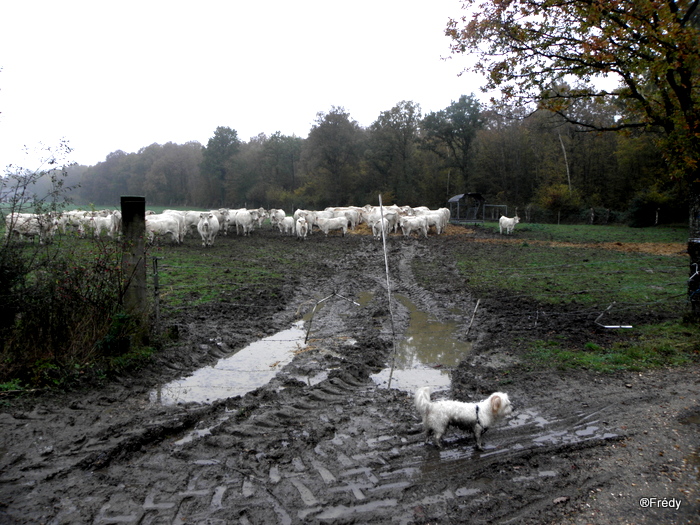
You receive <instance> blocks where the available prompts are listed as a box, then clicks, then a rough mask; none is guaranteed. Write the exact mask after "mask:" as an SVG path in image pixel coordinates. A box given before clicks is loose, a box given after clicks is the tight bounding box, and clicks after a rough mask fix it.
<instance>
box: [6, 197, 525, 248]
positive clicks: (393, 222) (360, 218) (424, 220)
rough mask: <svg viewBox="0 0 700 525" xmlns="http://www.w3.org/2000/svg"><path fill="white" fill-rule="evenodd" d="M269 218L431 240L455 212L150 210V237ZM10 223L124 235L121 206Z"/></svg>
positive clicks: (304, 228) (297, 228)
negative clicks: (365, 227)
mask: <svg viewBox="0 0 700 525" xmlns="http://www.w3.org/2000/svg"><path fill="white" fill-rule="evenodd" d="M266 219H269V220H270V224H271V225H272V228H273V229H274V228H278V229H279V232H280V233H281V234H284V235H293V236H296V237H297V238H299V239H305V238H306V236H307V235H311V234H313V232H314V231H315V230H314V229H316V230H317V231H319V232H322V233H323V234H324V235H326V236H328V234H329V233H331V232H333V231H339V232H342V235H343V236H344V235H345V234H346V233H347V232H348V230H354V229H355V228H356V227H357V226H358V225H359V224H362V223H365V224H367V225H368V226H369V227H370V228H371V230H372V234H373V236H374V238H375V239H381V237H382V233H383V234H384V236H388V235H389V233H392V232H393V233H399V231H400V232H401V233H402V234H403V236H404V237H406V238H407V237H410V236H412V235H413V234H414V233H415V234H416V235H417V236H418V237H423V238H427V237H428V233H429V232H434V233H435V234H436V235H440V234H441V233H442V232H443V231H444V229H445V227H446V226H447V224H448V223H449V221H450V210H448V209H447V208H439V209H437V210H432V209H429V208H427V207H425V206H419V207H411V206H396V205H391V206H384V207H383V208H380V207H379V206H371V205H367V206H363V207H361V208H360V207H355V206H344V207H331V208H326V209H325V210H323V211H312V210H301V209H299V210H296V211H295V212H294V214H293V215H291V216H290V215H287V214H286V212H285V211H284V210H281V209H271V210H266V209H264V208H258V209H246V208H241V209H228V208H220V209H217V210H209V211H180V210H165V211H164V212H162V213H154V212H150V211H147V212H146V236H147V240H148V242H149V243H150V244H153V243H154V242H156V238H164V239H169V240H170V241H171V242H172V243H175V244H181V243H182V242H183V241H184V239H185V237H186V236H188V235H194V236H196V235H198V236H199V237H200V238H201V241H202V246H211V245H213V244H214V240H215V239H216V237H217V236H218V235H228V234H229V233H233V230H234V229H235V230H236V234H237V235H244V236H246V235H250V233H251V232H253V231H254V230H255V229H256V228H261V227H262V226H263V223H264V221H265V220H266ZM502 219H503V218H502ZM515 219H517V217H516V218H515ZM509 221H513V219H509ZM515 223H517V221H516V222H515ZM515 223H512V225H511V223H509V224H508V225H507V226H506V225H504V224H503V223H501V225H500V226H501V233H503V230H504V229H505V230H506V231H507V233H509V234H510V233H512V231H513V227H514V226H515ZM5 224H6V230H5V236H8V235H10V233H14V234H16V235H18V236H19V237H21V238H25V237H26V238H34V237H38V238H39V242H40V243H42V244H43V243H45V242H49V241H50V240H52V239H53V237H54V236H55V235H56V233H58V232H61V233H63V234H66V233H70V232H74V233H76V234H77V235H78V236H80V237H86V236H92V237H96V238H99V237H101V236H102V235H103V234H106V235H107V236H108V237H110V238H117V237H118V236H119V235H120V234H121V229H122V217H121V212H119V211H118V210H99V211H79V210H73V211H65V212H62V213H60V214H56V215H54V214H34V213H12V214H9V215H8V216H7V217H6V218H5ZM504 226H506V227H505V228H504ZM508 226H510V227H508Z"/></svg>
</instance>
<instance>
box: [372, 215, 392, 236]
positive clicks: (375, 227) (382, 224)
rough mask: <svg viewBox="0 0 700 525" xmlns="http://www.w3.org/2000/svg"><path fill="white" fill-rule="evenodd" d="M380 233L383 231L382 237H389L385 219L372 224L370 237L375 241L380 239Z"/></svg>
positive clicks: (387, 224) (382, 218) (387, 222)
mask: <svg viewBox="0 0 700 525" xmlns="http://www.w3.org/2000/svg"><path fill="white" fill-rule="evenodd" d="M382 231H384V237H385V238H386V237H387V235H389V221H388V220H387V218H386V217H381V218H380V219H379V220H378V221H374V222H373V223H372V235H374V238H375V239H381V238H382Z"/></svg>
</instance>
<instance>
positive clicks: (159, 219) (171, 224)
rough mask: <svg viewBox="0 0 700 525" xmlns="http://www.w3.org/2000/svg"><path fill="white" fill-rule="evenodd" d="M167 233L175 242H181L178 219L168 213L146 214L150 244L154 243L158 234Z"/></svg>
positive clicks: (161, 235)
mask: <svg viewBox="0 0 700 525" xmlns="http://www.w3.org/2000/svg"><path fill="white" fill-rule="evenodd" d="M166 235H170V237H171V239H172V241H173V243H175V244H180V223H178V221H177V219H176V218H175V217H173V216H172V215H168V214H167V213H165V214H163V213H154V214H151V215H146V236H147V237H148V242H149V244H153V241H154V240H155V238H156V236H158V237H165V236H166Z"/></svg>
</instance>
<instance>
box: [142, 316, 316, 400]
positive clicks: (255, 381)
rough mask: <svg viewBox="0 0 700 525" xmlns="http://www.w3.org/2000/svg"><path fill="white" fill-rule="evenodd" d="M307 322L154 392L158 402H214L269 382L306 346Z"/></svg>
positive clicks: (151, 397)
mask: <svg viewBox="0 0 700 525" xmlns="http://www.w3.org/2000/svg"><path fill="white" fill-rule="evenodd" d="M305 338H306V331H305V330H304V321H298V322H296V323H295V324H294V325H293V326H292V327H291V328H288V329H287V330H282V331H281V332H277V333H276V334H274V335H271V336H269V337H266V338H264V339H261V340H260V341H256V342H254V343H251V344H250V345H248V346H246V347H245V348H243V349H241V350H239V351H238V352H236V353H235V354H233V355H232V356H231V357H226V358H224V359H221V360H219V361H218V362H217V363H216V364H215V365H214V366H208V367H205V368H200V369H199V370H197V371H196V372H195V373H194V374H192V375H191V376H188V377H185V378H182V379H177V380H175V381H172V382H170V383H168V384H166V385H163V386H161V387H159V388H158V389H157V390H155V391H153V392H151V393H150V399H151V401H152V402H154V403H161V404H163V405H174V404H177V403H192V402H194V403H213V402H214V401H216V400H218V399H226V398H227V397H234V396H242V395H244V394H246V393H248V392H250V391H252V390H255V389H256V388H259V387H261V386H263V385H265V384H266V383H268V382H269V381H270V380H271V379H272V378H273V377H275V375H276V374H277V372H279V370H280V369H281V368H282V367H283V366H284V365H286V364H288V363H289V362H291V360H292V359H293V358H294V355H295V354H296V353H297V352H299V351H300V350H301V349H302V348H303V347H304V339H305Z"/></svg>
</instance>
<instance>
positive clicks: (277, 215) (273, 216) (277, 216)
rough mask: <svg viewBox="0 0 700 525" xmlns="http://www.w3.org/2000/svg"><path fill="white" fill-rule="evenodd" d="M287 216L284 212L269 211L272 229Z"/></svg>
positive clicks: (279, 210)
mask: <svg viewBox="0 0 700 525" xmlns="http://www.w3.org/2000/svg"><path fill="white" fill-rule="evenodd" d="M286 216H287V214H286V213H285V212H284V210H281V209H276V208H272V209H271V210H270V224H271V225H272V227H273V228H274V227H275V226H278V225H279V223H280V222H282V220H283V219H284V218H285V217H286Z"/></svg>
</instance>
